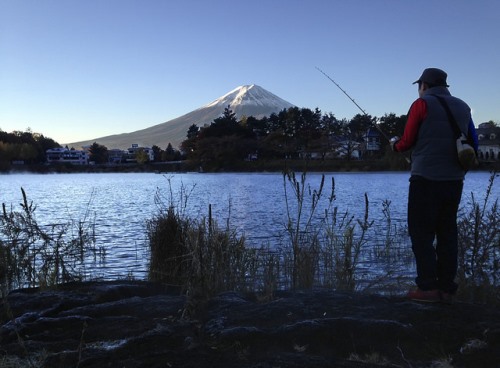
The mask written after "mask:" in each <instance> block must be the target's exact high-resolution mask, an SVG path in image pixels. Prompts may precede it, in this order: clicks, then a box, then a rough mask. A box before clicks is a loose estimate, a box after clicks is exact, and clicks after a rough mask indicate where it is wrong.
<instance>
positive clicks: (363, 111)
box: [316, 67, 391, 142]
mask: <svg viewBox="0 0 500 368" xmlns="http://www.w3.org/2000/svg"><path fill="white" fill-rule="evenodd" d="M316 69H318V71H319V72H320V73H322V74H323V75H324V76H325V77H327V78H328V79H329V80H330V81H331V82H332V83H333V84H335V85H336V86H337V87H338V88H339V89H340V90H341V91H342V92H343V93H344V94H345V95H346V96H347V97H348V98H349V100H351V101H352V102H353V103H354V104H355V105H356V107H357V108H358V109H360V110H361V112H362V113H363V115H365V116H368V114H367V113H366V111H365V110H363V109H362V108H361V106H359V105H358V103H357V102H356V101H355V100H354V99H353V98H352V97H351V96H349V94H348V93H347V92H346V91H345V90H344V89H343V88H342V87H340V85H339V84H338V83H337V82H335V81H334V80H333V79H332V78H330V76H329V75H328V74H326V73H325V72H324V71H323V70H321V69H320V68H318V67H316ZM372 125H374V126H375V128H376V129H377V130H378V131H379V133H380V134H382V136H383V137H384V138H385V139H387V140H388V141H389V142H390V141H391V139H390V138H389V137H388V136H387V135H386V134H385V133H384V132H383V131H382V130H381V129H380V127H379V126H378V124H377V123H372Z"/></svg>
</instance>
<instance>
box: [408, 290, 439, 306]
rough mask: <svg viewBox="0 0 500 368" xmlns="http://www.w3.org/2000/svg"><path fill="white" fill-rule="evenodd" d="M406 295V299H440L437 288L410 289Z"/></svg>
mask: <svg viewBox="0 0 500 368" xmlns="http://www.w3.org/2000/svg"><path fill="white" fill-rule="evenodd" d="M407 296H408V299H411V300H415V301H418V302H427V303H438V302H440V301H441V293H440V292H439V290H421V289H417V290H410V291H409V292H408V295H407Z"/></svg>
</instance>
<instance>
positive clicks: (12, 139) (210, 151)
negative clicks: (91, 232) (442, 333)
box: [0, 106, 406, 165]
mask: <svg viewBox="0 0 500 368" xmlns="http://www.w3.org/2000/svg"><path fill="white" fill-rule="evenodd" d="M405 122H406V115H401V116H396V115H395V114H393V113H391V114H386V115H384V116H383V117H381V118H380V119H378V118H377V117H374V116H371V115H362V114H357V115H355V116H354V117H353V118H352V119H350V120H348V119H337V118H336V117H335V116H334V115H333V114H332V113H328V114H323V113H322V112H321V110H319V109H317V108H316V109H314V110H311V109H308V108H298V107H292V108H288V109H283V110H282V111H280V112H279V113H273V114H271V115H270V116H267V117H263V118H260V119H259V118H255V117H253V116H243V117H241V118H240V119H237V117H236V114H235V113H234V112H233V111H232V110H231V109H230V107H229V106H228V107H226V108H225V109H224V112H223V114H222V115H221V116H220V117H218V118H216V119H214V120H213V122H212V123H210V124H209V125H205V126H203V127H199V126H198V125H196V124H193V125H191V126H190V127H189V128H188V131H187V134H186V139H185V140H184V141H183V142H182V143H181V146H180V150H177V149H175V148H174V147H173V146H172V144H170V143H169V144H168V146H167V147H166V148H165V149H162V148H160V147H159V146H157V145H154V146H153V147H152V149H153V152H154V157H155V161H156V162H165V161H179V160H186V159H187V160H192V161H195V162H199V163H206V162H218V163H219V164H221V165H223V164H224V163H228V162H229V161H235V160H244V159H248V158H249V157H257V156H258V158H259V160H273V159H282V158H291V159H293V158H298V157H300V155H304V154H310V153H312V152H314V153H315V154H317V155H320V156H321V157H322V158H325V156H326V154H327V153H328V152H333V151H335V152H337V154H338V155H341V156H342V157H343V158H347V159H350V158H351V157H352V152H353V150H354V145H355V144H356V143H359V144H362V143H363V141H364V137H365V135H366V133H367V131H368V129H369V128H372V127H375V125H376V126H377V129H378V130H379V131H381V132H383V135H385V136H387V137H391V136H394V135H399V136H400V135H401V134H402V132H403V130H404V124H405ZM383 140H384V138H382V142H383ZM383 143H384V142H383ZM57 147H61V145H60V144H59V143H57V142H55V141H54V140H53V139H50V138H46V137H44V136H43V135H42V134H40V133H33V132H32V131H31V130H30V129H28V130H27V131H26V132H21V131H15V132H12V133H6V132H3V131H2V130H0V163H2V162H3V163H10V162H13V161H16V160H19V161H23V162H24V163H29V164H36V163H44V162H46V151H47V149H50V148H57ZM341 151H344V152H341ZM89 154H90V161H94V162H95V163H97V164H99V163H108V162H109V150H108V148H107V147H106V146H104V145H101V144H99V143H97V142H94V143H93V144H92V145H91V147H90V149H89ZM147 160H148V159H147V156H146V155H144V152H141V151H140V150H139V151H138V152H137V161H138V162H140V163H142V162H146V161H147Z"/></svg>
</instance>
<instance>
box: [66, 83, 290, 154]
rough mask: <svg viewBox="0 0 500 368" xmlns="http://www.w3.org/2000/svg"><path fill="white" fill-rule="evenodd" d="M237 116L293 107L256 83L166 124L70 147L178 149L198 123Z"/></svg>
mask: <svg viewBox="0 0 500 368" xmlns="http://www.w3.org/2000/svg"><path fill="white" fill-rule="evenodd" d="M228 106H229V107H230V109H231V110H232V111H233V112H234V113H235V114H236V117H237V118H241V117H243V116H253V117H255V118H262V117H264V116H269V115H271V114H272V113H278V112H280V111H281V110H283V109H288V108H290V107H294V105H292V104H291V103H289V102H287V101H285V100H283V99H281V98H280V97H278V96H276V95H275V94H273V93H271V92H269V91H267V90H266V89H264V88H262V87H260V86H257V85H255V84H251V85H245V86H240V87H237V88H235V89H233V90H232V91H230V92H228V93H226V94H225V95H224V96H221V97H219V98H217V99H216V100H214V101H212V102H210V103H208V104H206V105H204V106H202V107H200V108H198V109H196V110H193V111H191V112H189V113H187V114H185V115H182V116H180V117H178V118H175V119H172V120H169V121H167V122H165V123H162V124H158V125H154V126H151V127H149V128H145V129H141V130H137V131H134V132H130V133H122V134H116V135H110V136H106V137H101V138H95V139H92V140H88V141H81V142H74V143H68V144H67V145H68V146H69V147H74V148H77V149H79V148H80V147H82V146H86V145H91V144H92V143H94V142H97V143H98V144H101V145H104V146H106V147H107V148H108V149H113V148H119V149H127V148H129V147H131V146H132V144H134V143H137V144H139V146H144V147H152V146H153V145H157V146H158V147H160V148H162V149H165V148H166V147H167V145H168V144H169V143H171V144H172V147H174V148H179V146H180V144H181V142H182V141H184V140H185V139H186V134H187V131H188V129H189V127H190V126H191V125H193V124H196V125H197V126H198V127H203V126H205V125H209V124H210V123H211V122H212V121H213V120H214V119H216V118H218V117H220V116H221V115H222V114H223V112H224V109H225V108H226V107H228Z"/></svg>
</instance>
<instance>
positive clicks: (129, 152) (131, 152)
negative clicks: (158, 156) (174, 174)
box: [125, 143, 155, 162]
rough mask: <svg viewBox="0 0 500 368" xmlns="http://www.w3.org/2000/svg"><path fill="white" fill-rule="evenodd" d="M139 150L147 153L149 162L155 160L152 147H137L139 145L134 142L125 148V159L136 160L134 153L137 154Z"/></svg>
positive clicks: (128, 160)
mask: <svg viewBox="0 0 500 368" xmlns="http://www.w3.org/2000/svg"><path fill="white" fill-rule="evenodd" d="M139 151H142V152H144V153H145V154H146V155H147V157H148V160H149V161H150V162H152V161H154V160H155V153H154V151H153V149H152V148H150V147H139V145H138V144H135V143H134V144H132V147H130V148H128V149H127V152H126V154H125V160H126V161H127V162H135V161H137V157H136V155H137V152H139Z"/></svg>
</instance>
